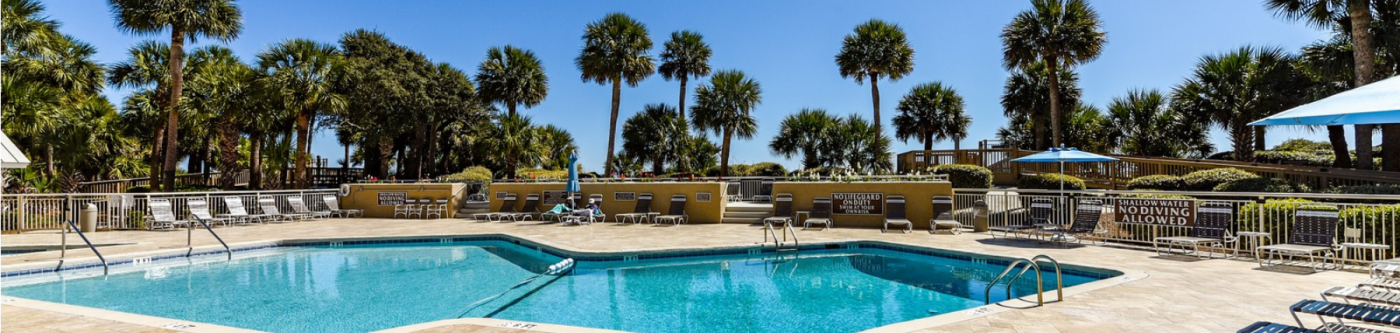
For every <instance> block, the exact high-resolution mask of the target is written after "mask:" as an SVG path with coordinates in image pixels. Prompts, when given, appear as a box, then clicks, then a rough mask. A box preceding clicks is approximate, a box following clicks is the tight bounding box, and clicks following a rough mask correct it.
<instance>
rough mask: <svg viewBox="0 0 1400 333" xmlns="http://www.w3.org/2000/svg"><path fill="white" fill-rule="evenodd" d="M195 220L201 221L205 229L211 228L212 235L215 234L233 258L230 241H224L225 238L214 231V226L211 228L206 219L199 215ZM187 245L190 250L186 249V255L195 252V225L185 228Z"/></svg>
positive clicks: (229, 258)
mask: <svg viewBox="0 0 1400 333" xmlns="http://www.w3.org/2000/svg"><path fill="white" fill-rule="evenodd" d="M194 220H195V221H197V222H199V224H201V225H203V226H204V230H209V234H210V235H214V239H216V240H218V241H219V245H223V246H224V253H226V254H228V260H233V250H232V249H229V247H228V243H224V239H223V238H222V237H219V234H217V233H214V228H210V227H209V223H208V222H205V221H204V219H201V218H199V217H198V216H196V217H194ZM225 226H227V225H225ZM185 247H187V248H189V250H186V252H185V256H189V255H191V254H194V226H190V227H189V229H187V230H185Z"/></svg>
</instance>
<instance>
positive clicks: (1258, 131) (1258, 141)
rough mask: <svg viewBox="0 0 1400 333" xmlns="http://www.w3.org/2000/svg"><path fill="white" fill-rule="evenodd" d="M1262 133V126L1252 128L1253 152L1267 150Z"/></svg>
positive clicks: (1263, 131) (1263, 130)
mask: <svg viewBox="0 0 1400 333" xmlns="http://www.w3.org/2000/svg"><path fill="white" fill-rule="evenodd" d="M1264 133H1265V129H1264V126H1254V151H1265V150H1269V148H1268V147H1267V145H1266V144H1265V143H1264Z"/></svg>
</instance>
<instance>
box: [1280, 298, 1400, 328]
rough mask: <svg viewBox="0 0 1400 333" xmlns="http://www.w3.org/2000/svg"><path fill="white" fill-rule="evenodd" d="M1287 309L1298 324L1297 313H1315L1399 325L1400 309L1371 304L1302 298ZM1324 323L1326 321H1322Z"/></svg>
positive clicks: (1376, 323) (1385, 324)
mask: <svg viewBox="0 0 1400 333" xmlns="http://www.w3.org/2000/svg"><path fill="white" fill-rule="evenodd" d="M1288 309H1289V310H1290V311H1292V312H1293V320H1296V321H1298V325H1299V326H1302V325H1303V320H1302V319H1300V318H1298V314H1299V313H1305V314H1312V315H1317V316H1318V319H1322V318H1323V317H1332V318H1336V319H1338V320H1339V322H1340V320H1341V319H1349V320H1355V321H1360V322H1363V323H1367V324H1372V325H1384V326H1390V327H1400V310H1392V309H1388V308H1384V307H1378V306H1371V305H1353V304H1345V303H1333V302H1328V301H1319V300H1311V299H1309V300H1303V301H1301V302H1298V303H1296V304H1293V305H1292V306H1289V307H1288ZM1323 322H1324V323H1326V321H1325V320H1324V321H1323Z"/></svg>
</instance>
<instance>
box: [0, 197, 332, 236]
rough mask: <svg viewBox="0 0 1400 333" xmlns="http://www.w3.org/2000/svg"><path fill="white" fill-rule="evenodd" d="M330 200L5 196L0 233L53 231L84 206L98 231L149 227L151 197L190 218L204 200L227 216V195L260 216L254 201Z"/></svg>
mask: <svg viewBox="0 0 1400 333" xmlns="http://www.w3.org/2000/svg"><path fill="white" fill-rule="evenodd" d="M328 195H329V196H334V195H336V190H303V191H297V190H288V191H229V192H188V193H69V194H13V195H12V194H6V195H5V196H4V197H3V198H0V231H34V230H57V229H59V228H61V227H63V224H64V223H66V221H68V220H77V218H78V214H79V212H81V211H82V210H83V209H84V208H85V207H87V205H88V204H93V205H95V206H96V207H97V227H98V228H99V229H114V230H115V229H145V228H147V227H148V226H149V221H148V220H149V218H148V215H150V205H149V202H150V200H151V199H152V198H156V199H168V200H170V202H171V206H172V208H173V209H174V211H175V213H176V214H178V216H179V217H180V218H182V219H183V218H188V214H189V209H188V204H187V203H188V202H189V200H190V199H193V198H202V199H205V200H206V202H208V203H209V209H210V213H212V214H216V215H217V214H226V213H228V205H227V204H226V203H225V201H224V197H226V196H237V197H238V198H239V199H241V201H242V202H243V207H245V208H246V209H247V210H248V213H249V214H258V213H259V212H261V211H262V210H261V209H260V208H259V207H258V198H273V199H275V201H276V203H277V209H278V210H279V211H281V212H284V213H285V212H291V211H292V206H291V205H290V204H289V203H288V202H287V198H290V197H293V196H300V197H301V198H302V201H303V202H305V203H306V205H307V206H308V207H310V208H311V209H313V210H325V209H326V207H325V205H326V204H325V201H324V200H323V199H322V197H323V196H328Z"/></svg>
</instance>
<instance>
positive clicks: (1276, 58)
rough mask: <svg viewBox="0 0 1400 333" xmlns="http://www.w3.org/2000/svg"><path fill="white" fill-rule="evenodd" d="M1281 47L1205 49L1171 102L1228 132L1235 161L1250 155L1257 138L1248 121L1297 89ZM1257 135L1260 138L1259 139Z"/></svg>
mask: <svg viewBox="0 0 1400 333" xmlns="http://www.w3.org/2000/svg"><path fill="white" fill-rule="evenodd" d="M1291 61H1292V60H1291V57H1290V56H1289V55H1287V54H1285V53H1284V52H1283V50H1282V49H1279V48H1273V47H1266V48H1255V47H1250V46H1245V47H1241V48H1239V49H1236V50H1235V51H1232V52H1229V53H1224V54H1216V55H1207V56H1205V57H1202V58H1201V60H1200V62H1199V63H1198V64H1197V65H1196V69H1195V71H1194V73H1193V75H1192V76H1191V77H1189V78H1187V79H1186V81H1185V82H1183V83H1181V84H1180V85H1177V87H1176V88H1175V89H1174V91H1173V92H1172V102H1173V108H1175V109H1177V110H1179V112H1182V113H1184V114H1185V115H1186V117H1187V118H1188V119H1209V120H1210V122H1212V123H1214V124H1216V125H1218V126H1220V127H1222V128H1224V129H1225V130H1226V131H1227V132H1229V133H1230V141H1231V143H1232V144H1233V146H1234V147H1233V148H1234V155H1235V156H1234V157H1235V160H1237V161H1252V160H1253V159H1254V150H1255V148H1256V147H1255V146H1254V145H1255V143H1256V135H1261V134H1262V133H1256V130H1255V129H1254V128H1251V126H1249V125H1248V124H1249V122H1251V121H1254V120H1255V119H1258V118H1262V117H1265V116H1267V115H1269V114H1273V113H1275V112H1279V111H1283V110H1284V109H1287V108H1288V107H1290V106H1291V105H1292V104H1296V100H1295V99H1296V98H1297V96H1298V95H1301V89H1297V87H1296V85H1297V83H1298V82H1299V81H1300V80H1299V79H1298V78H1297V77H1296V76H1297V75H1298V74H1297V73H1296V72H1295V71H1294V70H1293V66H1292V64H1291ZM1260 141H1262V140H1260Z"/></svg>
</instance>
